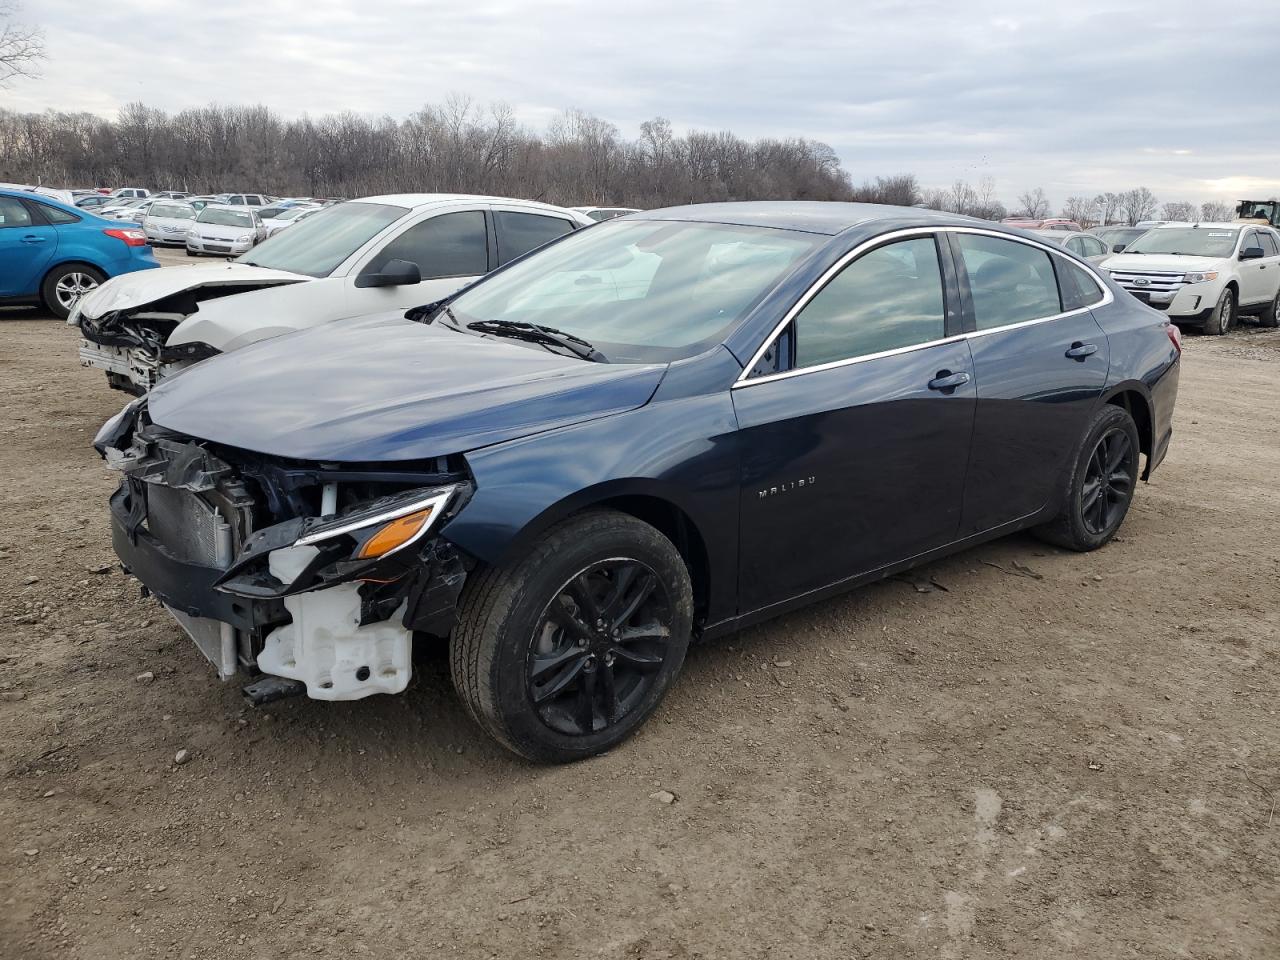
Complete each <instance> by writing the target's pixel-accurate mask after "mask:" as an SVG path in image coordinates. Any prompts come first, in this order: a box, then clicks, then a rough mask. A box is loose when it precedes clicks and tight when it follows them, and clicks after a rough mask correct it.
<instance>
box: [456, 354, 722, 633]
mask: <svg viewBox="0 0 1280 960" xmlns="http://www.w3.org/2000/svg"><path fill="white" fill-rule="evenodd" d="M702 362H704V363H706V364H710V365H713V366H715V367H716V368H717V369H716V371H715V374H714V375H713V376H710V377H708V376H706V374H707V371H706V370H705V368H704V369H702V370H700V371H697V372H696V373H695V372H694V371H687V372H682V371H678V370H676V368H675V367H673V368H672V372H671V373H669V374H668V376H667V378H666V379H664V381H663V383H662V385H661V386H660V388H659V390H658V392H657V393H656V394H655V395H654V398H653V399H652V400H651V401H650V402H649V403H648V404H647V405H645V406H643V407H639V408H637V409H635V410H631V411H628V412H626V413H620V414H617V415H614V416H610V417H605V418H602V419H599V420H591V421H587V422H585V423H579V424H574V425H571V426H568V427H563V428H560V429H557V430H550V431H546V432H544V433H539V434H535V435H533V436H529V437H524V438H522V439H519V440H512V441H508V442H506V443H500V444H495V445H493V446H490V447H485V448H482V449H479V450H474V451H472V452H470V453H468V454H467V455H466V459H467V464H468V466H469V467H470V469H471V472H472V475H473V477H474V478H475V487H476V489H475V493H474V494H473V496H472V498H471V500H470V502H469V503H468V504H467V505H466V507H464V508H463V509H462V510H461V511H460V512H459V513H458V515H457V516H456V517H454V518H453V520H452V521H450V523H449V524H448V525H447V526H445V527H444V528H443V529H442V530H441V535H442V536H444V537H445V538H446V539H448V540H449V541H451V542H452V543H454V544H456V545H457V546H458V547H460V548H461V549H463V550H465V551H466V552H467V553H469V554H471V555H472V556H474V557H477V558H479V559H480V560H482V561H484V562H485V563H487V564H490V565H502V564H505V563H509V562H511V561H512V560H514V559H515V558H516V557H518V556H520V555H522V554H523V553H524V552H525V551H527V550H528V549H529V548H530V547H531V545H532V544H533V543H534V542H535V541H536V540H537V539H538V537H539V536H540V535H541V533H542V532H543V531H545V530H546V529H547V528H548V527H550V526H551V525H552V524H554V523H556V522H557V521H559V520H561V519H563V518H564V517H567V516H569V515H570V514H572V513H576V512H578V511H580V510H583V509H585V508H587V507H589V506H591V505H593V504H596V503H601V502H604V501H607V500H611V499H614V498H616V497H621V496H644V497H649V498H652V499H656V500H661V501H664V502H666V503H668V504H670V505H671V506H673V507H675V508H677V509H678V510H680V511H681V512H682V513H684V514H685V516H686V517H688V519H689V520H690V521H691V522H692V523H693V525H694V526H695V527H696V530H697V533H698V535H699V537H700V539H701V540H702V542H703V544H704V545H705V547H706V551H707V566H708V571H709V573H710V582H709V583H708V585H707V587H708V592H707V601H708V609H707V614H708V620H709V621H710V622H715V621H717V620H720V619H724V618H727V617H730V616H733V615H734V614H735V613H736V612H737V557H738V501H739V490H740V486H741V484H740V472H741V466H740V463H741V455H740V449H739V445H738V434H737V426H738V424H737V418H736V417H735V415H734V411H733V403H732V401H731V399H730V396H729V390H728V387H727V384H728V383H731V382H732V379H733V376H734V375H735V371H738V370H740V369H741V368H740V367H739V366H738V364H737V363H736V361H734V359H733V357H732V355H731V354H730V353H729V352H728V351H727V350H718V351H717V352H716V353H715V354H714V355H713V356H712V357H710V358H704V360H703V361H702ZM677 366H678V365H677ZM720 368H723V369H720ZM695 381H697V382H698V383H700V384H703V385H705V384H707V383H716V382H717V381H718V382H719V383H722V384H724V386H723V387H719V386H717V387H714V388H711V389H703V388H702V387H699V388H698V389H694V390H693V391H692V392H690V391H689V388H690V387H691V386H692V385H693V383H694V382H695Z"/></svg>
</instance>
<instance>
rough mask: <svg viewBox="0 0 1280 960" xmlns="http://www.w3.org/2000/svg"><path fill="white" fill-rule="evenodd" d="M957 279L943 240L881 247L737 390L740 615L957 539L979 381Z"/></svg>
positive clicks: (831, 289) (804, 315) (853, 267)
mask: <svg viewBox="0 0 1280 960" xmlns="http://www.w3.org/2000/svg"><path fill="white" fill-rule="evenodd" d="M945 275H949V270H948V271H945ZM943 277H944V270H943V269H942V266H941V261H940V258H939V253H938V248H937V245H936V241H935V238H934V237H933V236H932V235H925V236H917V237H912V238H910V239H904V240H897V241H891V242H889V243H886V244H885V245H882V246H879V247H876V248H874V249H872V250H870V251H869V252H867V253H865V254H863V255H861V256H860V257H859V258H857V259H855V260H854V261H852V262H851V263H850V264H848V265H847V266H845V267H844V268H843V270H841V271H840V272H839V273H838V274H836V275H835V277H834V278H832V279H831V280H830V281H829V282H828V283H827V284H826V285H825V286H824V287H823V288H822V289H821V290H820V291H819V292H818V293H817V294H816V295H815V296H813V297H812V299H810V300H809V301H808V302H807V303H806V304H805V305H804V306H803V308H802V309H801V310H800V311H799V313H798V314H797V315H796V316H795V318H794V319H793V321H792V322H791V324H790V325H789V326H788V327H787V329H786V330H784V331H783V332H782V334H781V336H780V337H779V340H778V343H777V352H778V353H780V354H784V355H785V358H786V359H785V360H784V361H783V362H781V363H780V366H781V367H783V369H781V370H779V371H778V372H776V373H765V374H762V375H760V376H757V377H756V378H754V379H747V380H744V381H742V382H740V383H739V384H738V385H737V386H736V387H735V389H734V390H733V400H734V409H735V411H736V413H737V417H738V424H739V430H740V434H739V439H740V442H741V445H742V451H743V452H742V464H743V468H742V489H741V511H740V524H741V534H740V545H741V564H740V576H739V596H740V610H741V612H743V613H747V612H750V611H752V610H758V609H760V608H763V607H767V606H769V605H771V604H774V603H778V602H780V601H783V600H786V599H788V598H790V597H794V596H798V595H800V594H803V593H806V592H808V591H811V590H815V589H818V588H821V587H823V586H826V585H828V584H831V583H835V582H837V581H841V580H845V579H848V578H849V577H853V576H857V575H858V574H861V573H866V572H870V571H873V570H876V569H879V568H880V567H883V566H885V565H886V564H890V563H893V562H895V561H900V560H904V559H908V558H910V557H913V556H916V555H917V554H920V553H922V552H924V551H927V550H929V549H931V548H934V547H938V546H941V545H943V544H946V543H948V542H950V541H951V540H953V539H954V538H955V535H956V530H957V527H958V526H959V519H960V509H961V504H962V499H963V489H964V476H965V465H966V462H967V460H968V456H969V439H970V432H971V430H972V426H973V414H974V403H975V391H974V384H973V380H972V367H971V363H970V357H969V347H968V344H967V343H966V342H965V341H964V340H958V339H948V337H947V334H948V320H949V318H948V309H947V307H948V303H949V302H951V303H954V299H953V298H950V297H949V296H948V295H947V294H946V293H944V287H945V286H946V285H945V284H944V282H943ZM951 319H952V322H957V323H958V315H957V316H956V317H954V318H951Z"/></svg>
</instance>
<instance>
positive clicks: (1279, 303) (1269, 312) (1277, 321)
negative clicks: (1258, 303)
mask: <svg viewBox="0 0 1280 960" xmlns="http://www.w3.org/2000/svg"><path fill="white" fill-rule="evenodd" d="M1258 326H1260V327H1280V291H1277V292H1276V298H1275V299H1274V300H1272V301H1271V303H1270V305H1269V306H1268V307H1267V309H1265V310H1263V311H1262V313H1260V314H1259V315H1258Z"/></svg>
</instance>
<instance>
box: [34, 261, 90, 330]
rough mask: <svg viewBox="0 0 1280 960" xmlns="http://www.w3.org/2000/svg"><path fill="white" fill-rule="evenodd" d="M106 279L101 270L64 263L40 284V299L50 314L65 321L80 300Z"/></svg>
mask: <svg viewBox="0 0 1280 960" xmlns="http://www.w3.org/2000/svg"><path fill="white" fill-rule="evenodd" d="M106 279H107V278H106V276H105V275H104V274H103V272H102V271H101V270H98V269H97V268H95V267H91V266H89V265H88V264H86V263H64V264H62V265H61V266H58V267H54V268H53V269H52V270H50V271H49V273H48V275H47V276H45V278H44V282H43V283H41V284H40V298H41V299H42V300H43V301H44V305H45V307H47V308H48V310H49V312H50V313H52V314H53V315H54V316H55V317H57V318H58V319H59V320H65V319H67V317H68V316H69V315H70V314H71V308H72V307H74V306H75V305H76V304H77V303H79V302H80V298H81V297H83V296H84V295H85V294H86V293H88V292H89V291H90V290H94V289H97V287H98V285H99V284H101V283H102V282H103V281H104V280H106Z"/></svg>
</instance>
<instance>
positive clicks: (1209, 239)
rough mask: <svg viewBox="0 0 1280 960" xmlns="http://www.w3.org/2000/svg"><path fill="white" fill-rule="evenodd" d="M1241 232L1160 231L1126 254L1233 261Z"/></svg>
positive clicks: (1137, 242) (1151, 232)
mask: <svg viewBox="0 0 1280 960" xmlns="http://www.w3.org/2000/svg"><path fill="white" fill-rule="evenodd" d="M1238 236H1240V231H1239V230H1231V229H1225V228H1222V229H1220V228H1216V227H1160V228H1157V229H1155V230H1148V231H1147V232H1146V233H1144V234H1143V235H1142V236H1140V237H1139V238H1138V239H1137V240H1135V241H1133V243H1131V244H1129V246H1127V247H1125V251H1124V252H1125V253H1164V254H1171V255H1174V256H1178V255H1181V256H1187V257H1229V256H1231V254H1232V253H1233V252H1234V251H1235V249H1236V238H1237V237H1238Z"/></svg>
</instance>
